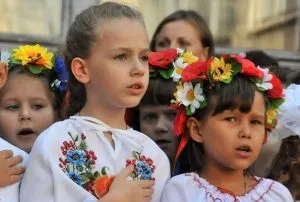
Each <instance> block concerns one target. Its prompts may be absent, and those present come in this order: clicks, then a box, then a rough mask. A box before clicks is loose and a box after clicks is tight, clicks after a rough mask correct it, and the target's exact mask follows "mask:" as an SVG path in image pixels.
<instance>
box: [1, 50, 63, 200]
mask: <svg viewBox="0 0 300 202" xmlns="http://www.w3.org/2000/svg"><path fill="white" fill-rule="evenodd" d="M1 56H2V57H1V60H2V62H1V70H0V75H1V77H0V78H1V87H2V88H1V90H0V136H1V138H3V139H0V150H1V151H0V162H1V163H0V165H1V166H0V175H1V176H0V179H1V180H0V187H1V188H0V201H10V202H14V201H16V202H17V201H19V182H18V181H20V180H21V178H22V173H23V172H24V167H25V165H26V162H27V158H28V154H27V153H26V152H28V153H29V152H30V150H31V147H32V145H33V143H34V141H35V140H36V138H37V136H38V135H39V134H40V133H41V132H42V131H43V130H45V129H46V128H47V127H49V126H50V125H51V124H52V123H54V122H55V120H57V118H58V112H59V110H60V107H59V106H60V103H61V101H62V98H63V96H64V95H63V94H64V91H65V90H64V89H66V88H65V87H64V86H63V85H65V86H66V80H67V78H65V79H66V80H65V79H62V74H61V71H62V70H63V68H64V65H63V63H62V60H61V59H60V58H58V57H54V55H53V53H52V52H48V51H47V49H46V48H43V47H41V46H40V45H34V46H31V45H25V46H20V47H19V48H17V49H13V50H12V51H11V52H2V54H1ZM54 63H56V64H54ZM64 72H65V73H67V71H66V70H64ZM57 81H61V84H63V85H55V83H57ZM25 151H26V152H25ZM13 155H15V156H13ZM22 160H23V161H22ZM21 161H22V163H21ZM20 163H21V164H20Z"/></svg>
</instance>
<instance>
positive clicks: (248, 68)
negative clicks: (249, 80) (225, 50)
mask: <svg viewBox="0 0 300 202" xmlns="http://www.w3.org/2000/svg"><path fill="white" fill-rule="evenodd" d="M231 57H232V58H234V59H235V60H236V61H237V62H238V63H240V64H241V65H242V70H241V74H243V75H246V76H254V77H257V78H262V77H263V76H264V73H263V72H262V71H261V70H260V69H258V68H257V67H256V66H255V64H254V63H253V62H251V61H250V60H248V59H244V58H241V57H239V56H237V55H232V56H231Z"/></svg>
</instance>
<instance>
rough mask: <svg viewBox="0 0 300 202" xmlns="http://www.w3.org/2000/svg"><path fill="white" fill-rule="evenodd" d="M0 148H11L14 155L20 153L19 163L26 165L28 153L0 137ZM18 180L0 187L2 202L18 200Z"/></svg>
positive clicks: (17, 201)
mask: <svg viewBox="0 0 300 202" xmlns="http://www.w3.org/2000/svg"><path fill="white" fill-rule="evenodd" d="M0 150H1V151H2V150H11V151H12V152H13V153H14V156H16V155H20V156H22V158H23V161H22V163H21V165H22V166H25V165H26V162H27V159H28V154H27V153H26V152H25V151H23V150H21V149H19V148H17V147H15V146H13V145H11V144H10V143H8V142H6V141H5V140H3V139H1V138H0ZM19 185H20V182H16V183H14V184H12V185H9V186H6V187H2V188H0V201H1V202H2V201H3V202H6V201H9V202H19V188H20V186H19Z"/></svg>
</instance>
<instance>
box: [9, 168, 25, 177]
mask: <svg viewBox="0 0 300 202" xmlns="http://www.w3.org/2000/svg"><path fill="white" fill-rule="evenodd" d="M9 171H10V172H9V174H10V175H21V174H23V173H24V172H25V168H24V167H23V166H14V167H11V168H10V169H9Z"/></svg>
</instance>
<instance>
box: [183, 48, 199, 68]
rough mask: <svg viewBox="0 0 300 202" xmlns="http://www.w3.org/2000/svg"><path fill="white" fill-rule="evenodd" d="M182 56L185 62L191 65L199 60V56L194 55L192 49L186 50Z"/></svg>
mask: <svg viewBox="0 0 300 202" xmlns="http://www.w3.org/2000/svg"><path fill="white" fill-rule="evenodd" d="M182 58H183V62H185V63H188V64H189V65H190V64H193V63H194V62H197V61H198V60H199V58H198V57H197V56H194V55H193V53H192V52H191V51H186V52H184V53H183V55H182Z"/></svg>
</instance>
